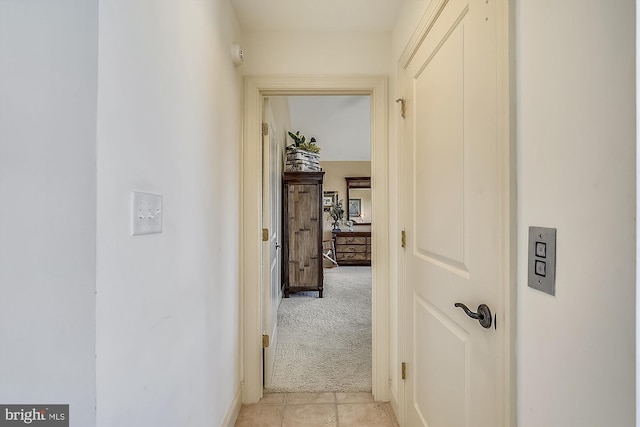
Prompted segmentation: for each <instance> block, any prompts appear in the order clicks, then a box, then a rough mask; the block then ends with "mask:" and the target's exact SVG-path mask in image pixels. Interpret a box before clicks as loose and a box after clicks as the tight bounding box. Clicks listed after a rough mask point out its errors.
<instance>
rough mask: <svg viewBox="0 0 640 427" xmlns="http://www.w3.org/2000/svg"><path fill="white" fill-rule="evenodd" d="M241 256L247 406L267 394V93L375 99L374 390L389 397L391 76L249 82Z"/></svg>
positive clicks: (244, 397) (245, 98) (279, 78)
mask: <svg viewBox="0 0 640 427" xmlns="http://www.w3.org/2000/svg"><path fill="white" fill-rule="evenodd" d="M243 89H244V96H243V130H242V174H241V176H242V182H241V188H242V197H241V199H240V200H241V212H242V218H241V236H240V241H241V252H240V283H241V289H240V304H241V307H240V312H241V316H242V323H241V325H242V327H241V328H242V329H241V339H240V342H241V357H242V364H241V372H240V378H241V382H242V386H243V390H242V401H243V403H255V402H257V401H258V400H260V398H261V397H262V392H263V387H262V313H261V311H262V292H261V283H260V280H261V264H260V262H259V261H257V260H261V259H262V253H261V250H262V241H261V236H262V234H261V233H262V215H261V213H262V197H261V194H262V134H261V131H262V126H261V121H262V105H263V98H264V97H267V96H292V95H368V96H370V98H371V180H372V194H371V196H372V205H373V212H372V216H373V221H372V243H373V250H372V260H371V265H372V311H373V313H372V392H373V396H374V398H375V400H378V401H388V400H389V377H390V375H389V358H390V337H389V320H390V306H389V298H388V295H389V261H388V260H389V209H390V207H389V203H388V201H389V200H388V199H389V190H388V189H389V164H388V160H387V159H388V152H389V142H388V128H387V119H388V95H387V77H386V76H247V77H245V78H244V88H243Z"/></svg>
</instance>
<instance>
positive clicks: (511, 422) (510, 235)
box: [392, 0, 518, 427]
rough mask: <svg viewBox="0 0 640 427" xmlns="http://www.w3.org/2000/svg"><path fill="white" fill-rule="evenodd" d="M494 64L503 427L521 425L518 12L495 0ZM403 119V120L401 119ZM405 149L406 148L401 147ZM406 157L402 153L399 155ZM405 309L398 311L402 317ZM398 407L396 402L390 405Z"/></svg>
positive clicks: (401, 63)
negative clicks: (518, 370)
mask: <svg viewBox="0 0 640 427" xmlns="http://www.w3.org/2000/svg"><path fill="white" fill-rule="evenodd" d="M447 1H448V0H437V1H434V2H432V3H431V4H430V5H429V7H428V8H427V10H426V11H425V12H424V14H423V16H422V18H421V20H420V22H419V24H418V25H417V27H416V29H415V31H414V33H413V35H412V36H411V38H410V40H409V41H408V42H407V44H406V46H405V48H404V50H403V52H402V54H401V56H400V59H399V60H398V68H397V76H398V79H397V82H396V83H397V86H396V87H397V89H398V93H400V94H402V93H404V92H403V90H406V88H403V86H402V78H401V76H402V73H403V72H404V70H405V69H406V67H407V66H408V65H409V63H410V61H411V59H412V58H413V56H414V55H415V53H416V51H417V50H418V48H419V47H420V44H421V43H422V41H423V40H424V38H425V37H426V35H427V33H428V32H429V30H430V29H431V26H432V24H433V22H434V21H435V19H437V17H438V15H439V13H440V11H441V10H442V8H443V7H444V5H445V4H446V3H447ZM495 7H496V19H497V22H496V61H497V91H498V93H497V121H498V125H497V129H498V130H497V134H496V138H497V139H498V147H499V148H498V150H499V152H498V153H497V155H498V162H499V170H498V179H499V183H500V191H501V198H500V200H501V202H502V204H501V206H500V209H499V212H500V218H499V223H500V225H501V228H502V229H501V233H502V239H501V241H500V242H498V244H499V251H500V256H499V258H500V271H499V277H500V290H499V293H498V297H499V298H500V300H501V303H502V306H503V307H504V313H501V314H499V315H498V318H497V324H498V325H499V326H498V327H504V328H506V333H505V334H504V335H502V336H503V337H504V338H503V339H500V340H499V342H498V354H497V358H498V363H499V366H501V367H502V369H501V371H500V372H499V373H498V375H499V383H498V384H496V390H497V395H498V396H499V398H500V400H501V403H500V408H501V410H500V413H499V420H500V424H499V425H500V426H505V427H506V426H512V427H515V426H516V425H517V378H516V330H517V329H516V328H517V324H516V310H517V307H516V293H517V265H516V263H517V255H518V254H517V225H518V224H517V181H516V167H517V162H516V111H515V105H516V103H515V94H516V93H515V77H514V76H515V54H514V52H515V50H514V46H515V7H514V0H496V6H495ZM400 120H401V119H400ZM401 128H402V126H401V125H400V124H398V126H397V128H396V130H397V132H398V141H401V138H402V132H401ZM398 145H399V146H402V144H398ZM399 156H400V158H403V156H402V153H401V152H400V153H399ZM399 193H400V194H399V197H400V203H399V205H400V206H404V200H403V197H404V193H403V192H402V186H401V185H400V186H399ZM404 217H405V215H404V212H400V219H401V221H400V223H401V224H400V227H401V228H403V229H404V223H403V220H402V219H403V218H404ZM398 265H399V266H400V268H399V275H398V287H399V290H398V292H399V295H404V293H405V290H406V282H405V280H406V279H405V277H404V272H403V268H402V266H403V265H404V252H402V251H400V253H399V254H398ZM402 309H403V307H398V310H399V312H400V313H401V312H402V311H403V310H402ZM404 322H405V319H404V317H402V318H400V319H398V324H399V330H398V332H397V333H398V355H399V357H400V358H401V359H405V346H406V340H407V339H408V337H406V335H405V334H404ZM404 399H405V394H404V389H403V388H401V389H400V390H399V398H398V404H397V406H396V405H394V409H395V410H396V414H397V415H398V418H399V420H398V421H399V422H400V424H401V425H402V423H403V422H404V415H405V414H404V407H405V402H404ZM392 403H395V402H392Z"/></svg>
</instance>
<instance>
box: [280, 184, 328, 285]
mask: <svg viewBox="0 0 640 427" xmlns="http://www.w3.org/2000/svg"><path fill="white" fill-rule="evenodd" d="M323 179H324V172H285V173H284V176H283V185H284V188H283V205H284V206H283V215H282V219H283V222H284V224H283V227H282V230H283V236H282V237H283V245H282V249H283V250H282V257H283V259H282V270H283V271H282V278H283V292H284V296H285V298H288V297H289V294H290V293H291V292H298V291H318V296H319V297H320V298H322V282H323V279H324V277H323V271H322V213H323V210H322V181H323Z"/></svg>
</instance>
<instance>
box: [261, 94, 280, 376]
mask: <svg viewBox="0 0 640 427" xmlns="http://www.w3.org/2000/svg"><path fill="white" fill-rule="evenodd" d="M264 117H265V119H266V125H267V126H268V134H267V135H264V136H263V150H262V153H263V161H262V163H263V165H262V185H263V188H262V224H263V228H266V229H268V230H269V235H268V239H267V241H264V242H263V260H262V266H263V270H262V271H263V273H262V326H263V328H262V329H263V332H262V333H263V334H264V335H269V337H270V341H271V342H270V344H269V347H267V348H265V349H264V373H263V375H264V386H265V387H268V386H269V385H270V383H271V376H272V373H273V364H274V361H275V360H274V359H275V350H276V345H277V339H278V337H277V326H278V306H279V305H280V301H281V299H282V291H281V278H280V271H281V268H280V253H279V249H280V244H279V236H281V228H282V227H281V224H282V219H281V217H282V213H281V212H282V211H281V209H280V207H281V206H282V190H281V187H282V183H281V180H280V177H281V176H282V147H281V146H280V145H279V144H278V142H277V140H276V138H275V131H274V129H273V126H272V120H271V110H270V107H269V102H268V100H266V101H265V114H264Z"/></svg>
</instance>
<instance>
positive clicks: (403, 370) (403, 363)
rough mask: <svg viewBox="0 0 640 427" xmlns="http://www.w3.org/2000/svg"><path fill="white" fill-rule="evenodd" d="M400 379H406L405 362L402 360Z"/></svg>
mask: <svg viewBox="0 0 640 427" xmlns="http://www.w3.org/2000/svg"><path fill="white" fill-rule="evenodd" d="M401 371H402V379H403V380H406V379H407V364H406V363H405V362H402V369H401Z"/></svg>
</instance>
